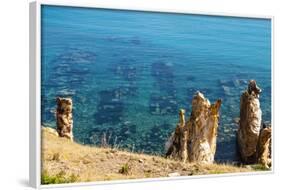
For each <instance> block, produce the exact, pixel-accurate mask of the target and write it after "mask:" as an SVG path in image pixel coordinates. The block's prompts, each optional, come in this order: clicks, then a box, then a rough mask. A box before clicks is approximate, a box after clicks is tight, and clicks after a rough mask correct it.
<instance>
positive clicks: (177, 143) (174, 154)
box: [166, 109, 188, 162]
mask: <svg viewBox="0 0 281 190" xmlns="http://www.w3.org/2000/svg"><path fill="white" fill-rule="evenodd" d="M184 114H185V110H184V109H180V111H179V123H178V124H177V126H176V129H175V132H174V133H173V134H172V135H171V137H170V139H169V142H168V145H167V146H168V147H167V148H168V150H167V153H166V156H167V157H170V158H174V159H179V160H182V161H183V162H186V161H187V158H188V157H187V156H188V155H187V128H186V127H185V115H184Z"/></svg>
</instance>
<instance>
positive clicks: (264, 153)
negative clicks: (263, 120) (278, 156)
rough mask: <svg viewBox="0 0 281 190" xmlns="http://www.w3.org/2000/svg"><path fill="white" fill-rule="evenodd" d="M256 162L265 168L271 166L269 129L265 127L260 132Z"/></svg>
mask: <svg viewBox="0 0 281 190" xmlns="http://www.w3.org/2000/svg"><path fill="white" fill-rule="evenodd" d="M257 162H258V163H259V164H262V165H263V166H265V167H266V168H269V167H270V166H271V127H270V126H267V127H265V128H263V129H262V130H261V131H260V136H259V140H258V146H257Z"/></svg>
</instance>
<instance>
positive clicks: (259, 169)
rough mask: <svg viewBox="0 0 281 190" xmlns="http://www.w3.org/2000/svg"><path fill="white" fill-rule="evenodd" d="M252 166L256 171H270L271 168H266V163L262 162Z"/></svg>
mask: <svg viewBox="0 0 281 190" xmlns="http://www.w3.org/2000/svg"><path fill="white" fill-rule="evenodd" d="M251 168H253V169H254V170H256V171H270V168H266V167H265V166H264V165H262V164H254V165H251Z"/></svg>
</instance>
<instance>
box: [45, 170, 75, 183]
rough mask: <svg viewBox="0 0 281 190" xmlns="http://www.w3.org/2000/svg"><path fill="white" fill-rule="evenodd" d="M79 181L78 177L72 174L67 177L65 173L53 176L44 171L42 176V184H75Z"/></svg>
mask: <svg viewBox="0 0 281 190" xmlns="http://www.w3.org/2000/svg"><path fill="white" fill-rule="evenodd" d="M77 180H78V176H77V175H74V174H71V175H70V176H68V177H67V176H66V175H65V172H64V171H61V172H59V173H58V174H56V175H54V176H51V175H49V174H48V172H47V171H43V172H42V175H41V184H43V185H47V184H60V183H73V182H76V181H77Z"/></svg>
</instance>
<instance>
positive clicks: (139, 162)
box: [42, 127, 255, 182]
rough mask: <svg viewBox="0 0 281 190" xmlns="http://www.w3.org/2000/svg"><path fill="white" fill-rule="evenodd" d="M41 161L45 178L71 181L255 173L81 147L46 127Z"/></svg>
mask: <svg viewBox="0 0 281 190" xmlns="http://www.w3.org/2000/svg"><path fill="white" fill-rule="evenodd" d="M42 161H43V162H42V171H44V172H45V174H43V175H47V177H54V176H57V175H60V174H61V173H62V172H63V179H71V180H72V181H71V180H70V181H71V182H74V181H77V182H88V181H105V180H117V179H138V178H151V177H153V178H156V177H167V176H168V174H169V173H174V172H177V173H179V174H180V175H181V176H187V175H202V174H221V173H235V172H250V171H255V170H254V169H252V168H251V167H238V166H233V165H226V164H211V165H199V164H183V163H181V162H179V161H175V160H171V159H166V158H163V157H160V156H151V155H145V154H137V153H130V152H126V151H120V150H116V149H110V148H100V147H90V146H85V145H80V144H78V143H75V142H70V141H69V140H68V139H65V138H60V137H58V136H56V135H55V134H54V133H53V132H52V130H50V129H47V128H45V127H43V130H42ZM73 176H75V178H73ZM47 179H49V178H47ZM73 180H74V181H73ZM58 181H59V180H58Z"/></svg>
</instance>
